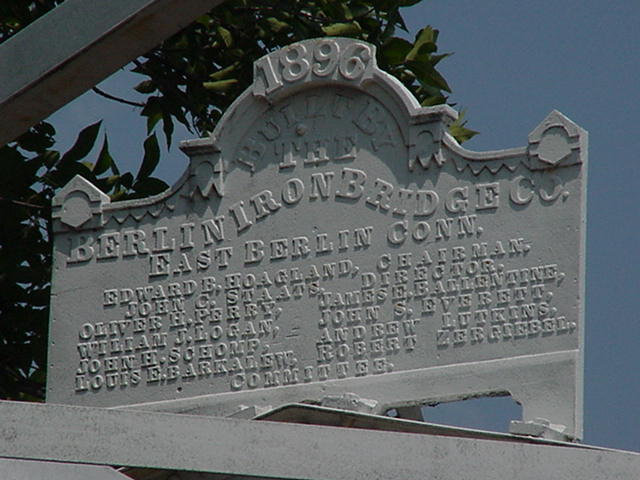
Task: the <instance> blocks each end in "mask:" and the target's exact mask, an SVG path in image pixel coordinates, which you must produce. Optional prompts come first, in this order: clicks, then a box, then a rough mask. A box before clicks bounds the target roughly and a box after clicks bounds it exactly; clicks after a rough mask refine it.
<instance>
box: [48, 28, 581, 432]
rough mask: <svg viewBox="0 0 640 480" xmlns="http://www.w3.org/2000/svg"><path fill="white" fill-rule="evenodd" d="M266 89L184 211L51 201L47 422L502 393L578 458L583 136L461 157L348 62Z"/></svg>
mask: <svg viewBox="0 0 640 480" xmlns="http://www.w3.org/2000/svg"><path fill="white" fill-rule="evenodd" d="M254 75H255V78H254V83H253V86H252V88H250V89H249V90H247V91H246V92H245V93H244V94H243V95H242V96H241V97H240V98H238V99H237V101H236V102H235V103H234V104H233V105H232V107H231V108H230V109H229V111H228V112H227V113H226V114H225V116H224V117H223V119H222V120H221V122H220V123H219V125H218V127H217V129H216V130H215V132H214V133H213V134H212V136H211V137H210V138H206V139H200V140H194V141H189V142H186V143H185V144H184V145H183V149H184V151H185V152H186V153H187V154H188V155H189V156H190V158H191V163H190V166H189V168H188V170H187V172H186V173H185V175H184V176H183V177H182V178H181V179H180V180H179V181H178V183H177V184H176V185H175V186H174V187H173V188H172V189H171V190H170V191H168V192H166V193H164V194H162V195H159V196H156V197H153V198H149V199H146V200H142V201H129V202H118V203H110V202H109V200H108V198H106V197H105V196H104V195H103V194H101V193H100V192H99V191H98V190H97V189H96V188H95V187H93V186H92V185H91V184H89V183H88V182H86V181H85V180H83V179H81V178H79V177H78V178H76V179H74V180H73V181H72V182H71V183H70V184H69V185H68V186H67V187H65V189H63V191H61V192H60V194H59V195H58V196H56V198H55V199H54V218H55V222H56V223H55V231H56V233H55V269H54V278H53V290H52V302H53V309H52V316H51V342H50V357H49V358H50V366H49V383H48V401H51V402H56V403H73V404H82V405H98V406H115V405H131V404H139V403H147V402H162V401H175V400H180V399H188V398H192V397H198V396H205V397H203V399H202V401H205V402H206V403H207V404H208V405H210V406H211V408H212V409H213V410H212V411H214V412H215V413H219V414H223V413H228V412H229V411H231V410H233V409H234V408H236V407H237V406H238V405H240V404H245V405H247V404H255V405H277V404H279V403H283V402H287V401H302V400H310V401H318V400H319V399H320V398H322V397H324V396H328V395H336V394H342V393H353V394H355V395H358V396H360V397H361V398H364V399H369V400H375V401H377V402H378V405H379V409H380V410H383V409H384V408H388V407H390V406H403V405H410V404H419V403H424V402H438V401H447V400H452V399H460V398H466V397H470V396H477V395H494V394H504V393H509V394H511V395H512V396H513V397H514V398H515V399H516V400H518V401H519V402H521V403H522V404H523V405H524V417H525V420H533V419H535V418H538V417H542V418H546V419H548V420H549V421H551V422H553V423H554V424H561V425H564V426H565V427H566V429H567V430H566V431H567V432H568V434H569V435H575V436H580V435H581V428H582V426H581V417H582V406H581V391H582V353H581V350H582V344H583V298H584V296H583V290H584V270H583V259H584V219H585V209H584V202H585V178H586V175H585V173H586V171H585V168H586V164H585V163H586V132H585V131H584V130H582V129H580V128H579V127H577V126H576V125H575V124H574V123H572V122H571V121H570V120H568V119H567V118H566V117H564V116H563V115H562V114H560V113H558V112H552V113H551V114H550V115H549V116H548V117H547V118H546V119H545V120H544V121H543V122H542V123H541V124H540V125H539V126H538V127H537V128H536V129H535V130H534V131H533V132H532V133H531V135H530V136H529V141H528V145H527V146H526V147H523V148H518V149H512V150H503V151H496V152H484V153H475V152H470V151H467V150H465V149H463V148H462V147H460V146H459V145H458V144H457V143H456V142H455V140H453V138H452V137H451V136H450V135H449V134H448V133H447V125H448V124H449V123H450V122H451V121H452V120H454V119H455V117H456V112H455V111H454V110H452V109H451V108H449V107H446V106H440V107H433V108H421V107H419V105H417V102H416V101H415V99H414V98H413V97H412V96H411V94H410V93H409V92H407V91H406V90H405V89H404V87H402V85H400V84H399V83H398V82H397V81H396V80H395V79H393V78H392V77H390V76H389V75H387V74H386V73H384V72H382V71H380V70H379V69H378V68H377V66H376V63H375V51H374V47H373V46H371V45H369V44H366V43H363V42H359V41H353V40H349V39H342V38H338V39H332V38H327V39H320V40H310V41H305V42H301V43H297V44H294V45H291V46H289V47H286V48H284V49H282V50H280V51H277V52H274V53H272V54H270V55H268V56H266V57H263V58H262V59H260V60H258V61H257V62H256V63H255V68H254Z"/></svg>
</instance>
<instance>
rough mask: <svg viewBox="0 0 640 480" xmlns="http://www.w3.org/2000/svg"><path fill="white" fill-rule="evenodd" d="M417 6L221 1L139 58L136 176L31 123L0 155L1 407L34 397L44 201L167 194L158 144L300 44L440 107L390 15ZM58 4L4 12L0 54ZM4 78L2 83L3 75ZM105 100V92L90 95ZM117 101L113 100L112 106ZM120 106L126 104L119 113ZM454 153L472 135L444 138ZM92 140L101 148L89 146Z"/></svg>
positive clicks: (436, 76) (199, 120)
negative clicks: (334, 39)
mask: <svg viewBox="0 0 640 480" xmlns="http://www.w3.org/2000/svg"><path fill="white" fill-rule="evenodd" d="M417 2H418V0H374V1H365V0H316V1H303V0H265V1H255V0H254V1H249V0H228V1H227V2H225V3H223V4H222V5H221V6H219V7H217V8H216V9H214V10H212V11H211V12H209V13H208V14H206V15H203V16H202V17H200V18H199V19H197V21H196V22H194V23H193V24H192V25H190V26H189V27H187V28H185V29H184V30H182V31H181V32H179V33H178V34H176V35H174V36H173V37H171V38H169V39H167V40H166V41H165V42H164V43H163V44H162V45H160V46H159V47H158V48H155V49H154V50H152V51H150V52H149V53H147V54H146V55H144V56H143V57H140V58H138V59H137V60H135V61H134V62H133V64H132V69H133V71H134V72H136V73H137V74H140V75H141V76H142V79H141V81H140V83H139V84H138V85H137V86H136V87H135V89H136V90H137V92H138V93H140V94H143V95H144V97H143V98H144V101H143V102H142V103H140V102H135V103H136V104H138V105H139V106H140V114H141V115H142V116H143V117H145V118H146V122H147V129H148V132H147V135H148V136H147V137H146V139H144V140H143V142H144V157H143V159H142V162H141V166H140V169H139V171H138V172H137V173H136V174H135V175H134V174H133V173H131V172H125V173H121V172H120V170H119V169H118V167H117V165H116V162H115V161H114V159H113V158H112V157H111V155H110V153H109V144H108V139H107V136H106V134H102V135H101V132H100V130H101V125H100V123H96V124H93V125H89V126H88V127H86V128H84V129H83V130H82V131H81V132H80V133H79V134H78V137H77V140H76V142H75V144H74V145H73V146H72V147H71V149H70V150H69V151H67V152H65V153H61V152H58V151H57V150H56V149H55V138H54V136H55V131H54V129H53V127H52V126H51V125H50V124H48V123H46V122H42V123H40V124H38V125H36V126H34V127H33V128H31V129H29V131H28V132H26V133H25V134H23V135H22V136H21V137H19V138H18V139H16V140H15V141H14V142H12V143H10V144H9V145H6V146H4V147H2V148H0V165H1V166H2V175H0V216H1V218H0V315H1V317H0V398H7V399H22V400H38V399H42V398H43V396H44V380H45V370H46V345H47V324H48V317H49V286H50V276H51V231H50V225H51V221H50V220H51V208H50V205H51V199H52V197H53V195H55V193H56V191H57V190H58V189H60V188H61V187H63V186H64V185H65V184H66V183H67V182H68V181H69V180H71V178H73V176H74V175H76V174H80V175H82V176H83V177H85V178H87V179H88V180H90V181H91V182H93V183H94V184H95V185H96V186H98V187H99V188H100V189H101V190H102V191H104V192H105V193H107V194H108V195H109V196H110V197H111V199H112V200H122V199H127V198H136V197H144V196H148V195H152V194H156V193H159V192H161V191H163V190H164V189H166V188H167V185H166V184H165V183H164V182H163V181H162V180H160V179H157V178H154V177H153V176H152V175H153V171H154V170H155V167H156V166H157V164H158V161H159V160H160V149H159V145H158V134H157V132H160V131H161V132H162V134H161V135H162V137H163V138H164V141H165V142H166V143H167V145H168V146H171V140H172V136H173V131H174V126H175V124H176V122H179V123H181V124H183V125H185V126H186V127H187V128H188V129H189V130H190V131H191V132H193V134H194V136H195V135H198V136H202V135H205V134H206V133H207V132H210V131H211V130H213V128H214V127H215V125H216V122H217V121H218V120H219V119H220V117H221V116H222V114H223V112H224V111H225V109H226V108H227V107H228V106H229V105H230V104H231V102H232V101H233V100H234V99H235V98H236V97H237V96H238V95H239V94H240V93H241V92H242V91H243V90H244V89H246V88H247V87H248V86H249V84H250V83H251V81H252V75H253V69H252V68H253V67H252V63H253V61H254V60H256V59H258V58H260V57H261V56H263V55H265V54H266V53H269V52H271V51H273V50H275V49H277V48H280V47H283V46H285V45H288V44H290V43H293V42H296V41H299V40H303V39H306V38H313V37H322V36H346V37H353V38H358V39H362V40H365V41H367V42H370V43H372V44H374V45H376V47H377V51H378V59H377V60H378V64H379V66H380V67H381V68H382V69H384V70H386V71H388V72H389V73H391V74H392V75H394V76H395V77H397V78H398V79H399V80H400V81H401V82H402V83H403V84H404V85H405V86H406V87H407V88H408V89H409V90H410V91H411V92H412V93H413V94H414V95H415V96H416V98H417V99H418V100H419V102H420V103H421V104H422V105H425V106H428V105H437V104H442V103H446V102H447V99H448V94H449V93H450V92H451V88H450V87H449V84H448V83H447V81H446V80H445V79H444V78H443V76H442V75H441V74H440V73H439V72H438V70H437V69H436V67H437V65H438V63H439V62H440V61H441V60H442V59H444V58H446V57H447V56H448V54H439V53H437V50H438V49H437V40H438V31H437V30H435V29H433V28H431V27H425V28H423V29H422V30H420V31H419V32H418V33H417V35H416V36H415V39H414V40H413V41H409V40H407V39H406V38H405V37H406V36H407V35H406V34H405V35H402V32H406V30H407V29H406V26H405V24H404V21H403V18H402V15H401V9H402V8H403V7H406V6H410V5H413V4H415V3H417ZM59 3H61V1H59V0H58V1H56V0H4V1H3V2H2V3H0V42H2V41H4V40H6V39H7V38H9V37H10V36H11V35H13V34H14V33H16V32H17V31H19V30H20V29H21V28H23V27H24V26H26V25H27V24H28V23H30V22H31V21H33V20H35V19H36V18H38V17H39V16H41V15H42V14H44V13H46V11H48V10H50V9H51V8H53V7H55V5H56V4H59ZM3 74H6V73H5V72H3ZM97 92H98V93H100V94H102V95H105V93H104V92H101V91H99V90H97ZM121 101H122V100H121ZM128 103H131V102H128ZM451 132H452V134H453V135H454V136H456V138H458V139H459V141H464V140H466V139H468V138H470V137H471V136H473V135H474V134H475V132H473V131H471V130H468V129H467V128H466V127H465V126H464V123H457V124H455V125H453V126H452V129H451ZM99 138H101V139H102V140H101V144H102V145H101V147H100V148H99V149H98V153H97V154H94V153H92V152H94V151H95V149H94V146H95V145H96V142H97V141H98V139H99Z"/></svg>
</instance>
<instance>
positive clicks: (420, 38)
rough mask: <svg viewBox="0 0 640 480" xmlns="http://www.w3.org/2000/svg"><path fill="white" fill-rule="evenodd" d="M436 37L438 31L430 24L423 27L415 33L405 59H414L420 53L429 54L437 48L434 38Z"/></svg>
mask: <svg viewBox="0 0 640 480" xmlns="http://www.w3.org/2000/svg"><path fill="white" fill-rule="evenodd" d="M437 38H438V31H437V30H434V29H433V28H431V27H430V26H427V27H424V28H423V29H422V30H420V31H419V32H418V33H417V34H416V39H415V42H414V43H413V48H412V49H411V51H410V52H409V53H408V54H407V57H406V60H407V61H410V60H416V59H417V58H418V57H419V56H420V54H425V53H426V54H430V53H433V52H435V51H436V50H437V47H436V40H437Z"/></svg>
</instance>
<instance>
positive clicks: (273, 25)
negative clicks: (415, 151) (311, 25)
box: [266, 17, 291, 33]
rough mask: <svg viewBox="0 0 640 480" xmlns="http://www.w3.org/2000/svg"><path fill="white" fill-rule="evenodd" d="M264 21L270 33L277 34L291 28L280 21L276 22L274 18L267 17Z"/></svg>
mask: <svg viewBox="0 0 640 480" xmlns="http://www.w3.org/2000/svg"><path fill="white" fill-rule="evenodd" d="M266 21H267V24H268V25H269V28H270V29H271V31H272V32H275V33H279V32H282V31H283V30H288V29H290V28H291V26H290V25H289V24H288V23H286V22H283V21H282V20H278V19H277V18H275V17H269V18H267V19H266Z"/></svg>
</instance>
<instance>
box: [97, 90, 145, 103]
mask: <svg viewBox="0 0 640 480" xmlns="http://www.w3.org/2000/svg"><path fill="white" fill-rule="evenodd" d="M92 90H93V91H94V92H96V93H97V94H98V95H100V96H102V97H104V98H108V99H109V100H114V101H116V102H120V103H124V104H125V105H131V106H132V107H140V108H143V107H144V103H141V102H132V101H131V100H127V99H125V98H120V97H116V96H114V95H111V94H110V93H107V92H105V91H104V90H100V89H99V88H98V87H93V88H92Z"/></svg>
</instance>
